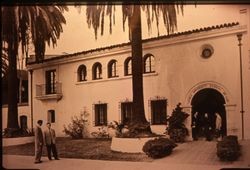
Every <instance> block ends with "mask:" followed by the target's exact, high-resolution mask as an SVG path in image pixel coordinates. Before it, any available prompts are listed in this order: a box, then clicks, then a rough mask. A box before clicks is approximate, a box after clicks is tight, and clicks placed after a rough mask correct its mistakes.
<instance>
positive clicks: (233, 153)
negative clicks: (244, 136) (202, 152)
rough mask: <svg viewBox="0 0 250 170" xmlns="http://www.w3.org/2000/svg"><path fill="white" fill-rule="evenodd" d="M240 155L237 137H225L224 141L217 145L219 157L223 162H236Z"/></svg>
mask: <svg viewBox="0 0 250 170" xmlns="http://www.w3.org/2000/svg"><path fill="white" fill-rule="evenodd" d="M240 154H241V153H240V145H239V143H238V138H237V136H233V135H230V136H225V137H224V138H223V139H222V141H219V142H218V143H217V156H218V157H219V158H220V160H221V161H235V160H237V159H238V157H239V156H240Z"/></svg>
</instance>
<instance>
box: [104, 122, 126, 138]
mask: <svg viewBox="0 0 250 170" xmlns="http://www.w3.org/2000/svg"><path fill="white" fill-rule="evenodd" d="M113 122H114V123H113ZM113 122H111V123H110V124H109V125H108V128H111V129H114V130H115V135H116V137H121V136H122V134H123V129H124V128H125V127H126V126H125V125H124V124H123V123H119V122H117V121H113Z"/></svg>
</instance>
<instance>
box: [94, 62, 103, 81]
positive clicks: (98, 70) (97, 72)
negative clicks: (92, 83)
mask: <svg viewBox="0 0 250 170" xmlns="http://www.w3.org/2000/svg"><path fill="white" fill-rule="evenodd" d="M92 74H93V80H97V79H102V65H101V63H95V64H94V65H93V67H92Z"/></svg>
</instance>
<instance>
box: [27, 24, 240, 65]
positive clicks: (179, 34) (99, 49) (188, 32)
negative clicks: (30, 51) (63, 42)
mask: <svg viewBox="0 0 250 170" xmlns="http://www.w3.org/2000/svg"><path fill="white" fill-rule="evenodd" d="M236 25H239V22H232V23H224V24H220V25H214V26H209V27H203V28H199V29H193V30H188V31H184V32H177V33H173V34H169V35H162V36H159V37H152V38H148V39H143V40H142V43H144V42H149V41H154V40H160V39H164V38H173V37H177V36H181V35H188V34H192V33H198V32H204V31H211V30H215V29H221V28H226V27H233V26H236ZM126 45H130V42H126V43H121V44H115V45H111V46H106V47H99V48H95V49H90V50H86V51H81V52H76V53H72V54H66V55H60V56H57V57H53V58H48V59H45V60H44V61H50V60H56V59H60V58H65V57H71V56H76V55H80V54H89V53H92V52H96V51H103V50H107V49H113V48H117V47H123V46H126ZM34 63H36V62H32V63H27V64H34Z"/></svg>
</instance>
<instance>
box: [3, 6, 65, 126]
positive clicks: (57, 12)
mask: <svg viewBox="0 0 250 170" xmlns="http://www.w3.org/2000/svg"><path fill="white" fill-rule="evenodd" d="M64 10H68V8H67V7H66V6H1V12H2V18H1V20H2V44H7V45H6V48H7V56H8V69H7V70H8V121H7V128H9V129H18V128H19V125H18V109H17V102H18V98H17V96H18V95H17V92H18V87H17V84H18V83H17V57H18V56H20V53H19V50H18V48H19V46H20V47H21V51H22V54H23V55H24V52H25V49H27V46H29V41H28V40H29V39H30V38H31V40H32V43H33V45H34V47H35V56H36V61H38V62H41V61H42V60H43V58H44V52H45V46H46V43H47V44H48V45H50V44H51V43H52V45H53V47H54V46H55V45H56V42H57V39H58V38H59V37H60V33H61V32H62V31H63V30H62V24H63V23H64V24H65V23H66V20H65V18H64V16H63V15H62V12H63V11H64Z"/></svg>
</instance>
